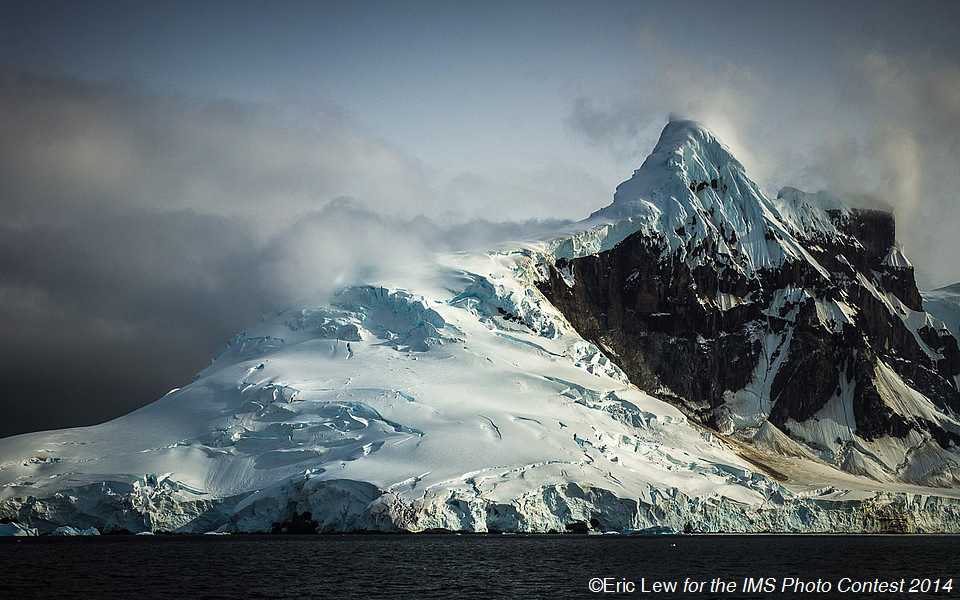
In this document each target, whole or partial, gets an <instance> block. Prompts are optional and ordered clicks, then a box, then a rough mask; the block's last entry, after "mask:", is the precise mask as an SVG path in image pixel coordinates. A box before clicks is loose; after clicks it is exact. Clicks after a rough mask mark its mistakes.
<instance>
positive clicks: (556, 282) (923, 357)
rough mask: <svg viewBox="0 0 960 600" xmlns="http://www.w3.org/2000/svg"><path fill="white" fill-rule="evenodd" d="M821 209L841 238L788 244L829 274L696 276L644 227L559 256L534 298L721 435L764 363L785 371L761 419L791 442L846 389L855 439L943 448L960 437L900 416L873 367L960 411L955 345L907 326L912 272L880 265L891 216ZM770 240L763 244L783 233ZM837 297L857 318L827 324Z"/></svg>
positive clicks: (702, 267) (634, 377)
mask: <svg viewBox="0 0 960 600" xmlns="http://www.w3.org/2000/svg"><path fill="white" fill-rule="evenodd" d="M827 214H828V215H829V218H830V220H831V222H832V224H833V226H834V227H835V228H836V230H837V231H838V232H839V234H840V235H833V236H827V235H824V234H823V233H822V232H810V233H809V235H808V236H806V237H804V235H803V232H797V233H795V234H794V236H795V238H796V239H797V241H798V242H800V244H801V245H802V246H803V247H804V249H805V250H806V251H807V252H808V253H809V254H810V255H811V256H812V257H813V258H814V259H815V261H816V263H817V264H819V265H820V266H821V267H823V269H825V270H826V271H827V272H829V277H825V276H824V275H822V274H821V272H820V270H819V269H817V268H816V265H814V264H813V262H811V261H809V260H791V259H787V261H786V262H785V263H784V264H783V265H782V266H781V267H779V268H776V269H766V270H760V271H757V272H755V273H754V274H752V275H750V276H745V275H743V274H742V272H741V271H740V270H736V269H733V268H730V267H728V266H726V265H725V264H723V263H722V261H719V260H715V261H713V262H712V263H711V262H710V261H709V258H708V260H707V261H703V260H701V261H699V265H698V266H694V267H691V266H690V261H689V260H685V259H681V258H680V255H679V253H676V254H673V255H670V254H666V253H665V246H664V245H663V242H661V241H658V240H657V239H655V238H652V237H650V236H649V235H647V234H645V233H643V232H638V233H635V234H633V235H631V236H629V237H627V238H626V239H624V240H623V241H622V242H620V243H619V244H618V245H617V246H615V247H614V248H612V249H610V250H607V251H604V252H600V253H598V254H594V255H590V256H584V257H581V258H575V259H572V260H567V259H559V260H557V262H556V264H555V265H553V266H551V267H550V269H549V274H548V277H547V278H546V279H545V280H544V281H542V282H541V283H540V289H541V291H542V292H543V293H544V294H545V295H546V296H547V298H548V299H549V300H550V301H551V302H552V303H553V304H554V305H555V306H556V307H557V308H558V309H560V311H561V312H562V313H563V314H564V316H565V317H566V318H567V320H568V321H570V323H571V324H572V325H573V326H574V328H576V330H577V331H578V332H579V333H580V334H581V335H582V336H583V337H584V338H586V339H588V340H591V341H592V342H594V343H595V344H597V345H598V347H600V348H602V349H604V351H605V352H607V353H608V354H610V355H611V358H613V359H614V360H615V361H616V362H617V364H619V365H620V367H621V368H622V369H623V370H624V371H625V372H626V373H627V375H628V376H629V377H630V379H631V381H632V382H633V383H634V384H635V385H637V386H638V387H640V388H641V389H643V390H645V391H647V392H649V393H652V394H654V395H657V396H659V397H661V398H663V399H665V400H667V401H669V402H671V403H673V404H675V405H677V406H678V407H679V408H680V409H681V410H683V411H684V412H685V413H687V414H688V415H689V416H690V417H691V418H693V419H695V420H696V421H699V422H700V423H702V424H704V425H707V426H709V427H712V428H717V429H719V428H721V427H722V423H721V420H722V417H723V415H724V414H725V412H724V411H725V410H726V409H727V408H728V406H727V404H728V402H729V397H730V394H731V393H733V392H737V391H739V390H743V389H744V388H746V387H747V386H748V384H750V382H751V381H752V380H754V379H755V378H756V377H757V376H758V375H757V371H758V365H760V364H761V359H762V360H763V364H764V365H774V364H777V365H778V367H777V368H776V370H775V373H774V374H773V375H772V383H771V384H770V385H769V386H768V389H769V398H764V399H763V401H764V402H766V403H767V404H766V406H769V407H770V409H769V414H768V415H767V418H768V419H769V420H770V422H771V423H773V424H774V425H776V426H777V427H779V428H781V429H783V430H784V431H787V432H788V433H789V432H790V424H789V423H790V422H791V421H793V422H798V423H799V422H804V421H808V420H810V419H812V418H813V417H814V415H816V414H817V412H818V411H820V410H821V409H823V408H824V406H825V405H826V404H827V403H828V402H829V401H830V400H831V399H834V398H837V397H840V396H841V395H842V394H843V393H844V389H847V390H850V389H851V388H852V406H853V413H854V414H853V420H854V421H855V423H856V434H857V435H858V436H860V437H861V438H863V439H865V440H873V439H876V438H879V437H882V436H885V435H889V436H893V437H898V438H902V437H904V436H906V435H907V434H908V433H909V432H910V431H911V430H919V431H923V432H926V433H927V434H928V435H929V436H932V437H933V438H935V439H937V441H939V442H941V445H943V446H944V447H946V446H947V445H948V444H949V443H950V442H951V440H953V438H954V437H960V436H957V435H956V432H945V431H943V430H942V429H940V428H939V426H937V425H935V424H933V423H930V422H929V421H926V420H924V419H922V418H920V417H919V416H917V415H909V414H899V413H897V412H896V411H895V410H893V409H892V408H891V407H890V405H889V403H888V402H885V401H884V399H883V397H882V394H881V391H880V384H879V383H878V379H879V375H878V373H879V371H878V369H880V368H881V367H880V363H881V362H882V363H883V364H884V365H887V366H888V367H889V368H890V369H892V370H893V371H894V372H895V373H896V374H897V375H898V376H899V377H900V378H902V379H903V381H904V382H905V383H906V384H907V385H909V386H910V387H911V388H913V389H914V390H917V391H919V392H920V393H922V394H924V395H925V396H927V397H928V398H929V399H930V400H932V401H933V402H934V404H936V405H937V406H939V407H940V408H942V409H950V410H953V411H957V412H960V392H958V391H957V389H956V387H955V385H954V383H953V377H955V376H956V375H957V374H958V373H960V350H958V348H957V341H956V339H954V338H953V337H952V336H951V335H950V334H949V333H947V332H946V331H943V330H939V331H938V330H935V329H933V328H932V327H926V328H920V329H919V330H916V331H911V329H910V328H909V327H908V326H907V325H906V324H905V322H904V319H903V318H901V316H906V315H907V314H908V313H909V311H918V312H919V311H922V310H923V308H922V300H921V297H920V293H919V291H918V290H917V286H916V282H915V280H914V274H913V269H912V268H910V267H894V266H889V265H888V264H886V263H887V262H889V261H888V260H887V257H888V255H889V254H890V253H891V251H892V248H893V247H894V244H895V228H894V220H893V216H892V215H890V214H888V213H884V212H880V211H859V210H853V211H839V210H835V211H828V213H827ZM768 234H769V235H767V236H766V239H768V240H773V239H775V238H776V237H777V236H778V235H779V234H777V233H774V232H772V231H770V232H768ZM699 243H700V244H701V246H700V247H698V248H696V247H695V248H692V249H690V248H688V253H687V256H688V257H689V256H698V255H699V256H704V255H706V256H707V257H709V256H710V253H711V248H710V246H709V244H710V240H704V241H702V242H699ZM565 274H566V277H565ZM568 281H573V282H574V283H573V284H572V285H570V284H568ZM789 290H795V291H797V290H799V291H802V292H803V293H800V294H793V295H790V294H788V293H787V292H788V291H789ZM888 294H889V295H892V296H894V297H895V298H896V299H897V300H899V301H900V302H901V303H902V305H903V307H902V308H897V306H896V303H895V302H892V301H891V300H890V299H889V297H888ZM721 297H725V298H732V299H735V300H733V301H727V302H721V301H720V300H718V299H719V298H721ZM791 298H792V299H791ZM833 301H836V302H838V303H840V304H841V305H843V306H846V307H850V308H851V309H853V311H854V316H853V318H852V322H843V323H835V324H833V325H832V326H830V325H827V324H825V322H824V317H823V315H822V314H821V313H822V311H823V310H824V309H823V307H824V306H828V305H832V302H833ZM896 311H901V312H902V314H895V312H896ZM771 336H774V337H777V336H779V339H781V340H782V341H781V343H779V345H777V346H776V348H775V349H774V350H773V351H772V353H771V351H770V349H769V348H766V349H765V346H764V343H763V341H764V340H765V339H770V338H771ZM923 345H925V346H927V347H928V348H929V349H930V350H932V351H933V352H934V353H935V355H939V357H937V356H931V354H930V353H928V351H927V350H926V349H925V348H924V347H923ZM782 354H783V355H784V356H781V355H782ZM781 358H782V359H783V360H778V359H781Z"/></svg>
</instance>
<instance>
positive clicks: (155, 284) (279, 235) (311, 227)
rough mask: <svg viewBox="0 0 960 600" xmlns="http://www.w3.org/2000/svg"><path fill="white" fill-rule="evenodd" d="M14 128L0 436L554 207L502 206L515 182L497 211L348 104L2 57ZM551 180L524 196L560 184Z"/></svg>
mask: <svg viewBox="0 0 960 600" xmlns="http://www.w3.org/2000/svg"><path fill="white" fill-rule="evenodd" d="M0 140H2V143H0V189H3V190H4V192H3V195H2V197H0V214H3V217H4V218H3V222H2V223H0V329H2V330H3V331H4V333H5V339H6V340H7V343H6V344H4V346H3V347H2V348H0V361H2V362H3V364H4V369H3V375H0V386H2V387H3V389H4V390H5V397H6V398H8V401H7V404H8V406H7V414H6V415H5V418H4V419H3V420H2V421H0V436H3V435H8V434H11V433H15V432H19V431H26V430H31V429H37V428H48V427H60V426H66V425H71V424H90V423H95V422H98V421H102V420H104V419H106V418H110V417H113V416H117V415H119V414H122V413H123V412H127V411H129V410H131V409H133V408H136V407H138V406H141V405H143V404H146V403H148V402H150V401H153V400H155V399H156V398H158V397H159V396H161V395H162V394H163V393H165V392H166V391H167V390H169V389H170V388H171V387H175V386H178V385H183V384H184V383H187V382H188V381H189V379H190V378H191V377H192V375H193V374H195V373H196V372H197V371H199V370H200V369H201V368H203V367H204V366H205V365H206V362H207V361H208V360H209V358H210V356H211V355H212V354H213V352H214V351H215V349H216V348H217V347H218V346H220V345H221V344H222V343H223V342H224V341H225V340H226V339H228V338H229V337H230V336H231V335H232V334H233V333H234V332H235V331H237V330H239V329H240V328H242V327H243V326H244V325H245V324H247V323H249V322H252V321H255V320H256V319H258V318H259V316H260V315H261V314H263V313H265V312H267V311H269V310H273V309H275V308H277V307H281V306H288V305H291V304H299V305H319V304H322V303H323V302H325V300H326V298H327V296H328V295H329V294H330V293H331V292H332V291H334V290H336V289H339V288H340V287H343V286H345V285H349V284H351V283H357V282H377V283H382V284H385V285H391V284H392V285H404V284H405V282H406V283H409V282H410V281H417V280H418V279H419V278H420V277H421V276H423V275H424V274H425V270H426V269H427V267H426V265H427V264H429V263H430V262H432V260H433V258H432V257H433V256H434V254H435V253H437V252H443V251H452V250H458V249H467V248H479V247H484V246H486V245H490V244H495V243H496V242H497V241H501V240H504V239H508V238H522V237H525V236H526V235H528V234H529V232H531V231H537V230H543V229H547V228H550V227H553V226H556V225H557V224H559V222H558V221H543V222H541V221H535V220H529V216H530V215H532V214H533V212H532V210H526V207H525V204H524V203H523V202H522V201H520V202H519V206H520V207H521V209H520V210H513V211H507V210H506V208H507V207H508V206H510V205H511V200H512V201H513V202H514V203H516V202H517V200H516V198H513V199H510V198H506V197H504V198H501V199H500V200H499V204H497V205H496V206H497V207H499V208H500V209H502V212H500V213H497V212H492V213H491V212H487V210H488V206H487V205H485V204H484V203H482V202H479V201H476V202H474V200H477V199H478V197H477V193H478V192H477V188H475V187H474V188H472V187H471V186H469V185H467V186H463V187H462V188H461V189H459V190H457V192H458V193H459V194H460V195H459V196H452V195H449V193H448V194H443V193H441V192H439V191H438V190H437V185H436V182H435V176H434V174H432V173H431V172H430V170H429V169H428V168H426V167H424V166H423V165H422V164H420V163H419V162H418V161H416V160H415V159H412V158H410V157H408V156H406V155H405V154H404V153H403V152H401V151H400V150H399V149H397V148H396V147H393V146H392V145H390V144H388V143H385V142H383V141H381V140H379V139H377V138H376V137H374V136H372V135H370V134H368V133H366V132H365V131H364V130H363V128H362V127H361V126H359V125H357V124H356V123H354V122H352V121H351V119H350V118H348V117H347V116H346V115H344V114H343V113H342V112H341V111H336V110H327V109H325V110H321V111H317V112H316V113H315V114H312V115H303V114H299V115H291V114H288V113H286V112H284V111H283V110H281V109H279V108H276V107H267V106H260V105H247V104H241V103H236V102H229V101H205V100H199V99H195V98H189V97H183V96H178V95H169V94H167V95H164V94H157V93H154V92H151V91H150V90H146V89H143V88H141V87H139V86H137V85H133V84H126V83H106V84H92V83H86V82H81V81H76V80H71V79H66V78H58V77H46V78H42V77H36V76H33V75H29V74H23V73H13V72H2V71H0ZM524 181H525V182H526V185H528V186H532V185H533V183H534V182H533V181H532V179H531V178H530V177H527V179H522V178H521V183H522V182H524ZM561 181H562V180H561ZM481 189H482V186H481ZM525 191H528V190H525V189H524V188H523V185H520V184H518V185H513V186H507V188H506V190H505V194H516V195H518V196H520V197H522V196H523V194H524V193H525ZM537 193H538V192H534V193H533V194H532V195H531V194H528V197H530V198H531V201H530V202H529V203H527V204H530V205H536V204H537V203H538V202H542V201H546V202H551V201H555V200H556V197H557V193H558V192H557V190H556V186H554V188H550V189H549V191H548V192H547V193H546V194H545V195H544V196H543V197H542V198H541V199H538V198H540V197H539V196H538V195H537ZM346 196H352V199H350V198H347V197H346ZM451 198H453V199H454V200H451ZM457 198H459V200H457ZM543 199H545V200H543ZM451 206H456V207H457V209H458V211H459V212H458V214H457V215H456V218H453V217H449V214H450V213H451V211H450V208H451ZM541 206H542V204H541ZM444 211H446V213H447V214H448V217H449V218H447V220H446V221H445V222H443V223H440V222H437V221H435V220H433V219H429V218H426V217H424V216H422V215H423V214H428V215H434V214H441V213H443V212H444ZM485 214H487V215H489V214H494V215H496V217H494V219H493V220H487V219H486V218H483V217H482V215H485ZM522 219H528V220H526V221H524V222H520V221H521V220H522ZM494 221H505V222H494ZM509 221H516V222H509Z"/></svg>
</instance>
